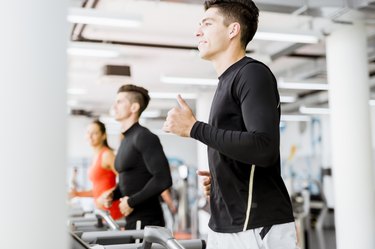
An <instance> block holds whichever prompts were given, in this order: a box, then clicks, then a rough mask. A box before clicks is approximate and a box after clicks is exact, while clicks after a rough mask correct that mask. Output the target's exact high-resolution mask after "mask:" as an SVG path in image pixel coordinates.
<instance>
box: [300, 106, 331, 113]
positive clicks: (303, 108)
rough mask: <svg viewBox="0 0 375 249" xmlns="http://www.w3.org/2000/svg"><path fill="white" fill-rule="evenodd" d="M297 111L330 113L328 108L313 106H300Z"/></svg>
mask: <svg viewBox="0 0 375 249" xmlns="http://www.w3.org/2000/svg"><path fill="white" fill-rule="evenodd" d="M299 111H300V112H301V113H303V114H317V115H328V114H330V110H329V108H315V107H306V106H300V108H299Z"/></svg>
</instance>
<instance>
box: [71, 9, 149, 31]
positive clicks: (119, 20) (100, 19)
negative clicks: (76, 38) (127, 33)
mask: <svg viewBox="0 0 375 249" xmlns="http://www.w3.org/2000/svg"><path fill="white" fill-rule="evenodd" d="M67 20H68V21H69V22H71V23H81V24H93V25H102V26H112V27H128V28H134V27H138V26H140V25H141V21H142V20H141V17H140V16H139V15H134V14H130V13H127V14H122V15H119V14H115V13H108V12H103V11H100V10H96V9H87V8H70V9H69V13H68V17H67Z"/></svg>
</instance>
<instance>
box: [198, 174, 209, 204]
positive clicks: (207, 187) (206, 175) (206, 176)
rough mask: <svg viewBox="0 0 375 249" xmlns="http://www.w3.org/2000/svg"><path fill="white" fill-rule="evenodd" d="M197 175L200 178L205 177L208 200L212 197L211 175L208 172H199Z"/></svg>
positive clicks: (205, 190) (205, 192)
mask: <svg viewBox="0 0 375 249" xmlns="http://www.w3.org/2000/svg"><path fill="white" fill-rule="evenodd" d="M197 175H199V176H204V178H203V182H202V185H203V192H204V195H205V196H206V197H207V198H208V197H210V192H211V174H210V172H209V171H206V170H197Z"/></svg>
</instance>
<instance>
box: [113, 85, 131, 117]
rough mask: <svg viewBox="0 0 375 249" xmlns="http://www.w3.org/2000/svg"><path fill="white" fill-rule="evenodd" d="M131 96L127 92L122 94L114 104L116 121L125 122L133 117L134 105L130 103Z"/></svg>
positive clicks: (119, 94)
mask: <svg viewBox="0 0 375 249" xmlns="http://www.w3.org/2000/svg"><path fill="white" fill-rule="evenodd" d="M129 99H130V96H129V93H127V92H120V93H118V94H117V96H116V100H115V103H114V104H113V110H114V116H115V120H116V121H119V122H121V121H124V120H126V119H128V118H129V117H130V116H131V115H132V112H131V106H132V103H131V102H130V101H129Z"/></svg>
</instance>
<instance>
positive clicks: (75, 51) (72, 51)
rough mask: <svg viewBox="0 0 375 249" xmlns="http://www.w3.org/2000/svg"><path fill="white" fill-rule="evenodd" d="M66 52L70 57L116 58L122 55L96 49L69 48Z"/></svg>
mask: <svg viewBox="0 0 375 249" xmlns="http://www.w3.org/2000/svg"><path fill="white" fill-rule="evenodd" d="M66 51H67V53H68V54H69V55H78V56H92V57H105V58H115V57H118V56H119V55H120V53H119V52H116V51H111V50H104V49H94V48H68V49H67V50H66Z"/></svg>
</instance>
